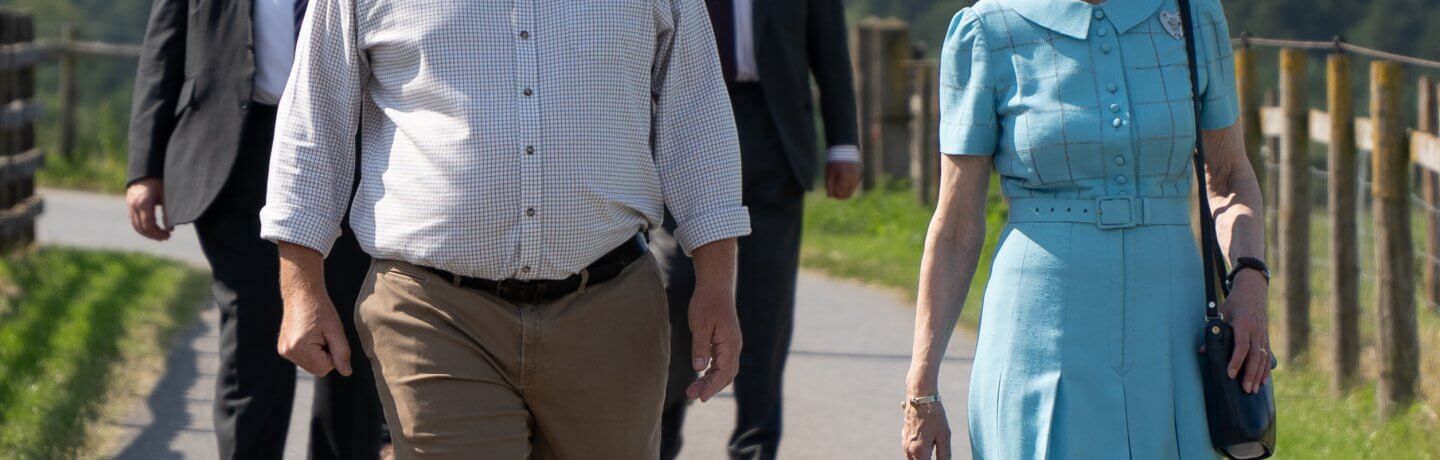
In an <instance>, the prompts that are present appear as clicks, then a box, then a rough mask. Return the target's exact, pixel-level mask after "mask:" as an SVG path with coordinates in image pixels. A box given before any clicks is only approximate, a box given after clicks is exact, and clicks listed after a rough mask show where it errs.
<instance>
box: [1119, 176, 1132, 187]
mask: <svg viewBox="0 0 1440 460" xmlns="http://www.w3.org/2000/svg"><path fill="white" fill-rule="evenodd" d="M1129 181H1130V179H1129V178H1126V177H1125V176H1115V183H1117V184H1120V185H1125V183H1126V182H1129Z"/></svg>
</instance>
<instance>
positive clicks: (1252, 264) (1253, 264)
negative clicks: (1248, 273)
mask: <svg viewBox="0 0 1440 460" xmlns="http://www.w3.org/2000/svg"><path fill="white" fill-rule="evenodd" d="M1246 269H1250V270H1255V271H1257V272H1260V276H1262V277H1264V278H1265V284H1267V285H1268V284H1270V267H1269V266H1267V265H1265V261H1263V260H1260V259H1257V258H1254V257H1241V258H1239V259H1235V268H1232V269H1231V270H1230V274H1229V275H1226V276H1225V283H1226V284H1228V285H1230V286H1231V287H1234V286H1235V275H1238V274H1240V271H1241V270H1246Z"/></svg>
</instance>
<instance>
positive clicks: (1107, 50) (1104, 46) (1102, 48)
mask: <svg viewBox="0 0 1440 460" xmlns="http://www.w3.org/2000/svg"><path fill="white" fill-rule="evenodd" d="M1110 49H1111V48H1110V44H1109V43H1104V44H1101V45H1100V51H1104V52H1105V54H1110Z"/></svg>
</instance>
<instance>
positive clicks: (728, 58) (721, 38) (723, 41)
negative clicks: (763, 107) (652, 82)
mask: <svg viewBox="0 0 1440 460" xmlns="http://www.w3.org/2000/svg"><path fill="white" fill-rule="evenodd" d="M302 1H304V0H302ZM705 8H706V9H707V10H709V11H710V25H711V26H712V27H714V29H715V45H716V48H717V49H719V50H720V69H721V70H722V71H724V73H725V81H734V80H735V1H734V0H705Z"/></svg>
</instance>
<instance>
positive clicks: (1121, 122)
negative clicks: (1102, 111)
mask: <svg viewBox="0 0 1440 460" xmlns="http://www.w3.org/2000/svg"><path fill="white" fill-rule="evenodd" d="M1110 124H1112V125H1115V127H1116V128H1119V127H1121V126H1125V120H1121V119H1119V118H1116V119H1115V120H1114V121H1111V122H1110Z"/></svg>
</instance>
